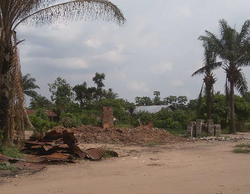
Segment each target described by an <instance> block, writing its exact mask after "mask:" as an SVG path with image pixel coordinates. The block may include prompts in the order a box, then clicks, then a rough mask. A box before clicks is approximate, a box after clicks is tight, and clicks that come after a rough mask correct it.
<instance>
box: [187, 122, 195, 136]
mask: <svg viewBox="0 0 250 194" xmlns="http://www.w3.org/2000/svg"><path fill="white" fill-rule="evenodd" d="M195 128H196V122H195V121H191V122H189V123H188V126H187V132H188V135H189V136H190V137H194V136H195V135H196V134H195V130H196V129H195Z"/></svg>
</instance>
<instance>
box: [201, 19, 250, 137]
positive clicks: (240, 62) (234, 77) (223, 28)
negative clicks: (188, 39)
mask: <svg viewBox="0 0 250 194" xmlns="http://www.w3.org/2000/svg"><path fill="white" fill-rule="evenodd" d="M219 24H220V38H218V37H217V36H216V35H214V34H213V33H211V32H209V31H206V35H205V36H200V37H199V39H200V40H201V41H203V45H206V46H208V47H211V48H212V49H213V51H214V52H215V53H216V55H218V57H219V58H220V59H221V60H222V61H221V62H217V63H213V64H211V65H209V67H210V68H211V70H212V69H216V68H218V67H222V68H223V69H224V71H225V73H226V84H225V90H226V94H227V96H228V102H229V117H230V131H229V132H230V133H236V128H235V109H234V88H236V89H237V90H238V91H239V92H240V94H244V93H245V92H246V91H247V82H246V79H245V77H244V74H243V72H242V67H245V66H248V65H249V64H250V20H247V21H245V23H244V24H243V26H242V28H241V31H240V32H237V31H236V29H235V28H231V27H230V26H229V25H228V23H227V21H226V20H224V19H222V20H220V21H219ZM205 69H206V68H205V67H204V68H203V69H201V70H200V72H201V73H202V72H205Z"/></svg>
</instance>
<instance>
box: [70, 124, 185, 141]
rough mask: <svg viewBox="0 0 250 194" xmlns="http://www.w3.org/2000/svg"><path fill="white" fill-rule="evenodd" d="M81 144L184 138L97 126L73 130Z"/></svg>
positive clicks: (160, 131)
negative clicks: (104, 128)
mask: <svg viewBox="0 0 250 194" xmlns="http://www.w3.org/2000/svg"><path fill="white" fill-rule="evenodd" d="M72 130H73V131H74V133H75V136H76V138H77V139H78V141H79V142H80V143H118V144H119V143H122V144H145V143H151V142H154V143H175V142H180V141H183V139H182V138H180V137H176V136H174V135H172V134H170V133H169V132H168V131H167V130H164V129H157V128H153V129H151V128H149V127H147V126H141V127H137V128H133V129H131V128H108V129H106V130H103V129H102V128H100V127H95V126H89V125H86V126H80V127H77V128H73V129H72Z"/></svg>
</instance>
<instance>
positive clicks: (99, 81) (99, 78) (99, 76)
mask: <svg viewBox="0 0 250 194" xmlns="http://www.w3.org/2000/svg"><path fill="white" fill-rule="evenodd" d="M92 80H93V82H94V83H95V84H96V86H97V87H96V91H95V95H94V98H95V99H96V100H97V101H99V100H100V99H102V98H103V96H104V90H103V87H104V86H105V85H104V83H103V80H105V74H104V73H97V72H96V73H95V77H93V79H92Z"/></svg>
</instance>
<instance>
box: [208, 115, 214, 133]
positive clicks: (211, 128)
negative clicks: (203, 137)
mask: <svg viewBox="0 0 250 194" xmlns="http://www.w3.org/2000/svg"><path fill="white" fill-rule="evenodd" d="M207 132H208V135H210V136H214V120H213V119H208V120H207Z"/></svg>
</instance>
